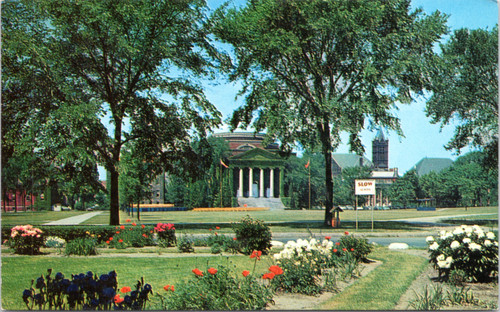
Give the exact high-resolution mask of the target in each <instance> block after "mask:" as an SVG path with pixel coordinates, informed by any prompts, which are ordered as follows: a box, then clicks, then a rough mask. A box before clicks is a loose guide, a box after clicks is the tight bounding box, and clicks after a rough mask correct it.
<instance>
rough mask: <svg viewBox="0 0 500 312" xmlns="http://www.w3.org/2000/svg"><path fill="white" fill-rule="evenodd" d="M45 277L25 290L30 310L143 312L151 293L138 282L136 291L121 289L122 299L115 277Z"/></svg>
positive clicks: (32, 282) (111, 273) (145, 285)
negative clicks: (122, 311)
mask: <svg viewBox="0 0 500 312" xmlns="http://www.w3.org/2000/svg"><path fill="white" fill-rule="evenodd" d="M47 271H48V274H47V275H46V276H45V277H44V276H43V275H42V276H40V277H39V278H37V279H36V282H35V280H32V281H31V286H30V288H29V289H25V290H24V291H23V294H22V299H23V301H24V303H25V304H26V307H27V308H28V309H29V310H32V309H33V308H34V307H35V308H36V309H37V310H45V309H47V310H111V309H114V310H143V309H145V307H146V302H147V301H148V300H149V294H150V293H152V288H151V285H149V284H144V280H143V279H142V278H141V281H138V282H137V285H136V286H135V290H132V288H131V287H129V286H125V287H122V288H121V293H122V294H125V296H124V297H123V298H121V297H120V294H119V292H118V282H117V274H116V272H115V271H111V272H109V273H108V274H102V275H100V276H99V277H98V276H97V274H94V273H93V272H91V271H89V272H87V273H86V274H84V273H80V274H72V275H71V279H68V278H64V274H62V273H61V272H58V273H56V275H55V276H54V277H52V276H51V274H52V269H48V270H47Z"/></svg>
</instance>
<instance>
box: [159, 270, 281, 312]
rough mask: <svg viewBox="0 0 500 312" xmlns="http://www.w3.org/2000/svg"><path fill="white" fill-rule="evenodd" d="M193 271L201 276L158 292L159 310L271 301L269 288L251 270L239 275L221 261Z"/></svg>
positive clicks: (251, 306)
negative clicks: (171, 289)
mask: <svg viewBox="0 0 500 312" xmlns="http://www.w3.org/2000/svg"><path fill="white" fill-rule="evenodd" d="M195 270H196V269H195ZM195 270H193V273H194V272H195ZM196 272H198V274H200V275H202V276H200V275H195V273H194V274H193V278H191V279H190V280H189V281H188V282H186V283H185V284H183V285H176V288H175V292H172V291H168V290H167V294H166V295H165V296H164V295H158V296H159V297H160V299H161V301H162V310H197V311H207V310H219V311H225V310H261V309H263V308H265V307H266V306H267V305H268V304H269V303H271V302H272V298H273V291H272V289H271V288H270V287H267V286H265V285H263V284H262V283H261V282H259V281H258V279H257V278H256V277H255V276H254V275H253V274H250V275H248V276H246V277H244V276H240V277H239V278H238V277H235V276H234V273H233V272H231V271H230V270H229V269H228V268H226V267H225V266H221V265H219V266H217V269H215V268H210V269H208V270H207V271H206V272H203V271H201V270H198V271H196ZM210 272H212V273H210ZM167 289H168V288H167Z"/></svg>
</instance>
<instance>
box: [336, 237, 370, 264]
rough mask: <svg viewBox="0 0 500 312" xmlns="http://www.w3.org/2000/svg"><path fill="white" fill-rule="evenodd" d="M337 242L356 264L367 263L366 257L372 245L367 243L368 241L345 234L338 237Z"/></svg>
mask: <svg viewBox="0 0 500 312" xmlns="http://www.w3.org/2000/svg"><path fill="white" fill-rule="evenodd" d="M339 242H340V248H342V249H343V248H346V249H347V250H349V251H351V252H352V255H353V256H354V258H356V261H357V262H361V261H363V262H366V261H368V259H367V258H366V257H367V256H368V254H369V253H370V252H372V250H373V245H370V244H369V243H368V239H366V238H358V237H355V236H354V235H349V232H345V233H344V235H342V236H341V237H340V240H339Z"/></svg>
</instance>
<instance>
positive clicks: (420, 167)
mask: <svg viewBox="0 0 500 312" xmlns="http://www.w3.org/2000/svg"><path fill="white" fill-rule="evenodd" d="M452 164H453V160H451V159H449V158H427V157H426V158H422V159H421V160H420V161H419V162H418V163H417V164H416V165H415V166H414V167H413V168H414V169H415V170H416V171H417V175H419V176H423V175H426V174H428V173H430V172H432V171H434V172H436V173H439V172H441V171H442V170H444V169H446V168H448V167H450V166H451V165H452Z"/></svg>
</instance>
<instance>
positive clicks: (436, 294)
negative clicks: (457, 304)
mask: <svg viewBox="0 0 500 312" xmlns="http://www.w3.org/2000/svg"><path fill="white" fill-rule="evenodd" d="M415 295H416V297H417V298H416V299H415V300H412V301H410V306H411V307H412V308H413V309H415V310H426V311H429V310H440V309H441V307H442V306H443V305H445V303H446V298H445V293H444V291H443V288H442V287H441V285H439V284H436V285H435V286H433V288H432V290H430V289H429V287H428V286H427V285H425V288H424V292H423V293H422V294H421V295H420V294H417V293H415Z"/></svg>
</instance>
